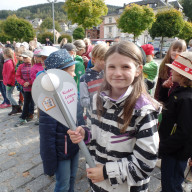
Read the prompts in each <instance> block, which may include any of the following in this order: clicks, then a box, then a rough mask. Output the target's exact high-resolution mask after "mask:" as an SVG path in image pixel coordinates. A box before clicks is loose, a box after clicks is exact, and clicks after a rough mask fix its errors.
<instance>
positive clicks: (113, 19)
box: [100, 0, 182, 45]
mask: <svg viewBox="0 0 192 192" xmlns="http://www.w3.org/2000/svg"><path fill="white" fill-rule="evenodd" d="M134 3H135V4H138V5H149V6H150V7H151V8H153V10H154V11H155V12H156V11H157V10H159V9H162V8H165V7H174V8H175V9H177V10H180V11H182V6H181V5H180V4H179V2H178V1H177V0H175V1H172V2H170V3H169V2H168V3H166V1H165V0H143V1H138V2H134ZM129 4H131V3H129ZM125 6H126V5H125V4H124V7H122V8H119V9H116V11H115V12H113V13H111V14H108V15H106V16H104V24H103V25H102V26H100V27H103V32H102V33H100V38H101V39H103V38H104V39H114V38H115V37H121V39H123V40H129V41H133V35H132V34H128V33H122V32H121V30H120V29H118V27H117V19H118V18H119V17H120V15H121V14H122V12H123V10H124V8H125ZM101 31H102V29H101ZM148 37H149V34H148V31H145V32H143V33H142V35H140V36H139V37H138V38H137V41H138V43H139V44H141V45H142V44H145V43H148Z"/></svg>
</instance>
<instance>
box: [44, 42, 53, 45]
mask: <svg viewBox="0 0 192 192" xmlns="http://www.w3.org/2000/svg"><path fill="white" fill-rule="evenodd" d="M45 46H53V43H52V42H51V41H46V42H45Z"/></svg>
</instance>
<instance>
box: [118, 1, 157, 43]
mask: <svg viewBox="0 0 192 192" xmlns="http://www.w3.org/2000/svg"><path fill="white" fill-rule="evenodd" d="M154 21H155V14H154V12H153V9H152V8H150V7H148V6H140V5H136V4H131V5H128V6H126V7H125V9H124V11H123V13H122V14H121V16H120V18H119V19H118V21H117V23H118V28H120V29H121V30H122V32H124V33H132V34H133V35H134V42H135V38H136V37H138V36H139V35H141V33H142V32H143V31H145V30H146V29H149V28H150V27H151V26H152V23H153V22H154Z"/></svg>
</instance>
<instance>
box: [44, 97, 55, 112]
mask: <svg viewBox="0 0 192 192" xmlns="http://www.w3.org/2000/svg"><path fill="white" fill-rule="evenodd" d="M42 105H43V107H44V108H45V111H48V110H50V109H52V108H54V107H55V106H56V105H55V103H54V101H53V99H52V98H49V97H45V99H44V100H43V103H42Z"/></svg>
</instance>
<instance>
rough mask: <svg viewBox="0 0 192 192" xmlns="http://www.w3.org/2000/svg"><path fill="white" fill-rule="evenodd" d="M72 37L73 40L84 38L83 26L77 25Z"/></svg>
mask: <svg viewBox="0 0 192 192" xmlns="http://www.w3.org/2000/svg"><path fill="white" fill-rule="evenodd" d="M73 38H74V39H75V40H77V39H84V38H85V30H84V29H83V27H77V28H76V29H75V30H74V31H73Z"/></svg>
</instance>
